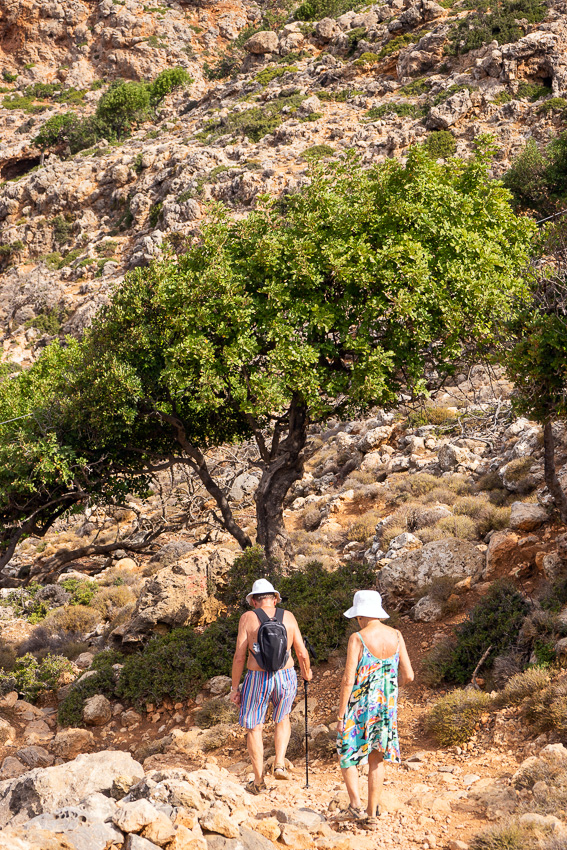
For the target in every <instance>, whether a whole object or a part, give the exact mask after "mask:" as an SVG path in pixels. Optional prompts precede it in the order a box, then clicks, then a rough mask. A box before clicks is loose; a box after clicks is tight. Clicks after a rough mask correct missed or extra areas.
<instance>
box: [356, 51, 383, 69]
mask: <svg viewBox="0 0 567 850" xmlns="http://www.w3.org/2000/svg"><path fill="white" fill-rule="evenodd" d="M379 60H380V57H379V56H378V54H377V53H372V52H370V51H368V50H366V51H365V52H364V53H361V54H360V56H359V57H358V59H355V61H354V63H353V64H354V65H356V66H357V67H360V68H365V67H366V66H367V65H374V64H375V63H376V62H378V61H379Z"/></svg>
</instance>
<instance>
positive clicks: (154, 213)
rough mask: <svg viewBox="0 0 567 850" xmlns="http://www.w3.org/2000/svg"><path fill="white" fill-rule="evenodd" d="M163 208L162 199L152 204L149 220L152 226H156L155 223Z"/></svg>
mask: <svg viewBox="0 0 567 850" xmlns="http://www.w3.org/2000/svg"><path fill="white" fill-rule="evenodd" d="M162 209H163V201H159V203H157V204H154V205H153V207H152V208H151V210H150V215H149V220H150V224H151V226H152V227H157V223H158V221H159V217H160V215H161V211H162Z"/></svg>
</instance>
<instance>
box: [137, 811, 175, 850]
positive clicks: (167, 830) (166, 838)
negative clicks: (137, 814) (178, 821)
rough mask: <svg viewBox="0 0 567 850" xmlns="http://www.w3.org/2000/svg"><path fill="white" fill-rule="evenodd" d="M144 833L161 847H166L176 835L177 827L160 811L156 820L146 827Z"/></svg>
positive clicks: (149, 839)
mask: <svg viewBox="0 0 567 850" xmlns="http://www.w3.org/2000/svg"><path fill="white" fill-rule="evenodd" d="M142 835H143V837H144V838H147V839H148V841H153V842H154V844H157V845H158V846H159V847H165V845H166V844H168V843H169V842H170V841H171V840H172V838H173V837H174V835H175V829H174V828H173V824H172V823H171V821H170V819H169V818H168V817H167V815H165V814H164V813H163V812H159V811H158V812H157V813H156V817H155V818H154V820H152V822H151V823H149V824H148V825H147V826H146V827H145V828H144V830H143V832H142Z"/></svg>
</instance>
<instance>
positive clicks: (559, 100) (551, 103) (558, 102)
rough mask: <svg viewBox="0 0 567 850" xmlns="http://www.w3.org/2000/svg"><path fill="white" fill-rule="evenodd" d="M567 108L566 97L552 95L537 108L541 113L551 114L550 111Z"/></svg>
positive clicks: (561, 110) (559, 110)
mask: <svg viewBox="0 0 567 850" xmlns="http://www.w3.org/2000/svg"><path fill="white" fill-rule="evenodd" d="M564 109H567V100H565V98H564V97H550V98H549V99H548V100H545V101H544V102H543V103H540V105H539V106H538V108H537V111H538V114H539V115H549V113H550V112H563V110H564Z"/></svg>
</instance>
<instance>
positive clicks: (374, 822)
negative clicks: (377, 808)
mask: <svg viewBox="0 0 567 850" xmlns="http://www.w3.org/2000/svg"><path fill="white" fill-rule="evenodd" d="M379 823H380V821H379V820H378V818H377V817H372V818H371V817H366V818H364V820H363V822H362V823H361V826H362V827H364V829H376V827H377V826H378V824H379Z"/></svg>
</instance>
